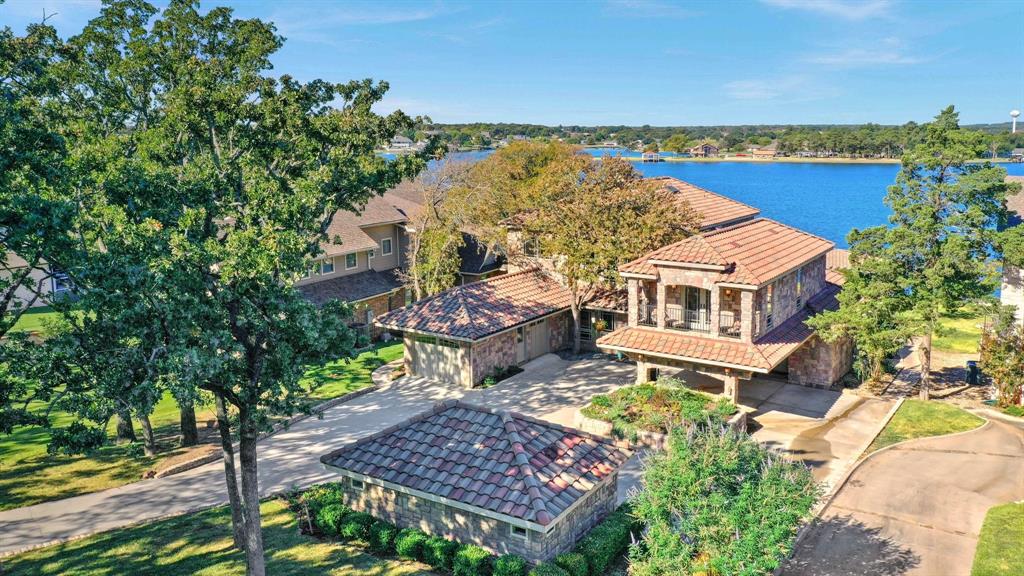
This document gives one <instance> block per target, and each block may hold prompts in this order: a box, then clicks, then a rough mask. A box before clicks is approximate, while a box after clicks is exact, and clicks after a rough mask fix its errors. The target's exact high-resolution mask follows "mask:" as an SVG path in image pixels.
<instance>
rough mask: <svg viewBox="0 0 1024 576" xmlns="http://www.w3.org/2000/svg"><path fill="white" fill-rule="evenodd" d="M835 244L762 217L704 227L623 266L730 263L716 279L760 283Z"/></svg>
mask: <svg viewBox="0 0 1024 576" xmlns="http://www.w3.org/2000/svg"><path fill="white" fill-rule="evenodd" d="M833 247H834V244H833V243H832V242H829V241H828V240H825V239H824V238H819V237H818V236H815V235H813V234H810V233H808V232H804V231H802V230H798V229H796V228H793V227H791V226H786V225H785V224H781V223H779V222H776V221H774V220H769V219H767V218H758V219H756V220H750V221H747V222H742V223H740V224H736V225H735V226H730V227H728V228H722V229H719V230H713V231H711V232H704V233H701V234H698V235H696V236H691V237H689V238H686V239H685V240H682V241H680V242H676V243H675V244H669V245H668V246H663V247H661V248H658V249H657V250H655V251H654V252H651V253H650V254H647V255H646V256H644V257H642V258H640V259H637V260H634V261H633V262H629V263H627V264H625V265H623V266H621V267H620V268H619V271H620V272H625V273H633V274H644V275H648V276H654V275H656V274H657V270H656V268H655V266H654V265H652V264H651V262H652V261H658V260H660V261H664V262H675V263H678V264H697V265H716V266H725V267H726V270H724V271H723V272H721V274H720V275H719V277H718V278H717V279H716V281H717V282H732V283H736V284H748V285H753V286H760V285H762V284H766V283H768V282H770V281H772V280H774V279H775V278H778V277H779V276H781V275H782V274H785V273H786V272H788V271H790V270H792V269H794V268H796V267H797V266H800V265H802V264H804V263H806V262H808V261H810V260H813V259H814V258H816V257H818V256H821V255H822V254H825V253H827V252H828V251H830V250H832V248H833Z"/></svg>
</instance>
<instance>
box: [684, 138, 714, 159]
mask: <svg viewBox="0 0 1024 576" xmlns="http://www.w3.org/2000/svg"><path fill="white" fill-rule="evenodd" d="M690 156H693V157H694V158H711V157H713V156H718V146H715V145H714V144H711V143H708V142H702V143H700V144H698V145H696V146H694V147H693V148H690Z"/></svg>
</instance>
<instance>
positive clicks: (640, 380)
mask: <svg viewBox="0 0 1024 576" xmlns="http://www.w3.org/2000/svg"><path fill="white" fill-rule="evenodd" d="M647 367H648V364H647V362H644V361H643V360H637V361H636V383H637V384H644V383H646V382H647V381H648V380H647Z"/></svg>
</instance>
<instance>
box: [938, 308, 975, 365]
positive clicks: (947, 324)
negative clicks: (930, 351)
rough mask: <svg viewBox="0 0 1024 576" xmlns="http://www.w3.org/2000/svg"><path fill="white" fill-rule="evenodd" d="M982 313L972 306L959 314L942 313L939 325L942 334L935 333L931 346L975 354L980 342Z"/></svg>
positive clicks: (943, 349) (945, 350)
mask: <svg viewBox="0 0 1024 576" xmlns="http://www.w3.org/2000/svg"><path fill="white" fill-rule="evenodd" d="M983 322H984V315H983V314H982V312H981V311H980V310H976V309H973V308H970V309H967V310H964V311H963V312H962V313H960V314H955V315H951V314H944V315H943V316H942V320H941V321H940V325H941V326H942V334H941V335H936V336H935V339H934V341H933V342H932V347H933V348H934V349H936V350H941V351H944V352H957V353H961V354H975V353H977V352H978V346H979V345H980V344H981V325H982V323H983Z"/></svg>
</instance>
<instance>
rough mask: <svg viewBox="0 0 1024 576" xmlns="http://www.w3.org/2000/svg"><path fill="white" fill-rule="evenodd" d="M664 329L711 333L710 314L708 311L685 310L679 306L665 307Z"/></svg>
mask: <svg viewBox="0 0 1024 576" xmlns="http://www.w3.org/2000/svg"><path fill="white" fill-rule="evenodd" d="M665 327H666V328H669V329H672V330H683V331H686V332H703V333H705V334H707V333H710V332H711V314H710V313H709V312H708V310H687V309H685V308H681V307H679V306H667V307H665Z"/></svg>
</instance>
